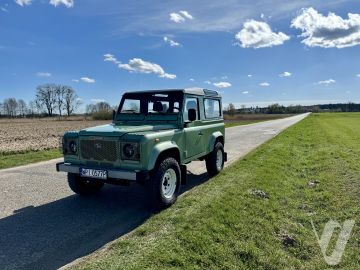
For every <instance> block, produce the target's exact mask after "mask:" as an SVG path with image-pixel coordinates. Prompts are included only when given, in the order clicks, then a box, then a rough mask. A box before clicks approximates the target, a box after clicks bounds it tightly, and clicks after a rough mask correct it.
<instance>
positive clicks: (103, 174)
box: [80, 168, 107, 179]
mask: <svg viewBox="0 0 360 270" xmlns="http://www.w3.org/2000/svg"><path fill="white" fill-rule="evenodd" d="M80 176H81V177H90V178H96V179H107V171H104V170H94V169H84V168H81V169H80Z"/></svg>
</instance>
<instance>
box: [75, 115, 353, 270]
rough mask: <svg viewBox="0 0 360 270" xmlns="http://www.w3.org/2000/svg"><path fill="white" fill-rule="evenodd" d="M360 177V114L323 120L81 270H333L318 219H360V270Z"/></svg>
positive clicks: (349, 265)
mask: <svg viewBox="0 0 360 270" xmlns="http://www.w3.org/2000/svg"><path fill="white" fill-rule="evenodd" d="M359 175H360V114H357V113H353V114H321V115H318V114H313V115H311V116H310V117H308V118H306V119H305V120H303V121H302V122H300V123H299V124H297V125H295V126H293V127H291V128H289V129H288V130H286V131H284V132H283V133H282V134H280V135H279V136H277V137H276V138H275V139H273V140H271V141H270V142H268V143H266V144H265V145H263V146H261V147H259V148H258V149H257V150H255V151H253V152H252V153H250V154H249V155H247V156H246V157H245V158H243V159H242V160H240V161H239V162H237V163H235V164H233V165H232V166H231V167H229V168H228V169H226V170H224V172H223V173H221V174H220V175H219V176H217V177H215V178H213V179H211V180H209V181H208V182H206V183H205V184H203V185H200V186H197V187H195V188H194V189H192V190H191V191H190V192H188V193H186V194H185V195H184V196H182V197H181V198H180V199H179V200H178V202H177V203H176V204H175V205H174V206H172V207H171V208H169V209H167V210H165V211H162V212H161V213H159V214H156V215H154V216H153V217H152V218H151V219H149V220H148V221H146V222H145V223H144V224H143V225H141V226H140V227H138V228H137V229H136V230H134V231H133V232H131V233H130V234H128V235H126V236H124V237H122V238H120V239H118V240H116V241H115V242H113V243H112V244H111V245H110V246H109V247H108V248H107V249H106V250H102V251H99V252H96V253H94V254H91V255H90V256H88V257H87V258H86V259H84V260H82V261H81V262H80V264H77V265H75V266H74V268H77V269H325V268H328V267H329V266H327V265H326V263H325V261H324V259H323V256H322V253H321V251H320V247H319V245H318V242H317V240H316V237H315V234H314V232H313V230H312V227H311V221H313V222H314V225H315V227H316V229H317V231H318V234H319V235H320V236H321V233H322V230H323V228H324V226H325V224H326V222H328V221H329V220H330V219H333V220H336V221H338V222H340V223H341V224H342V223H343V222H344V221H345V220H347V219H354V220H355V221H356V225H355V227H354V229H353V231H352V234H351V236H350V240H349V242H348V243H347V246H346V250H345V253H344V255H343V257H342V261H341V263H340V265H338V267H339V268H342V269H357V268H358V266H359V263H360V253H359V252H358V251H359V245H360V240H359V239H360V233H359V227H358V224H359V218H358V217H359V214H360V208H359V200H360V185H359V181H360V179H359ZM338 232H339V230H335V234H336V236H335V237H333V238H332V241H331V245H330V246H331V247H333V246H334V243H335V242H336V239H337V236H338ZM331 247H330V248H329V250H328V255H331V253H332V248H331Z"/></svg>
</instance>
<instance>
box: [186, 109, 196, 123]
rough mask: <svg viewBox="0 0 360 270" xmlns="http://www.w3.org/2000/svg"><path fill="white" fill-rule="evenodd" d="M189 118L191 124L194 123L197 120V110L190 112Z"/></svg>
mask: <svg viewBox="0 0 360 270" xmlns="http://www.w3.org/2000/svg"><path fill="white" fill-rule="evenodd" d="M188 118H189V121H190V122H193V121H195V120H196V110H195V109H189V110H188Z"/></svg>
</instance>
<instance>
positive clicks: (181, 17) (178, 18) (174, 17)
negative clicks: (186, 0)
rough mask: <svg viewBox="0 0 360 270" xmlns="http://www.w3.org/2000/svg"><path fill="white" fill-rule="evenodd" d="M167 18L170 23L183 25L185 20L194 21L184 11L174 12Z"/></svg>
mask: <svg viewBox="0 0 360 270" xmlns="http://www.w3.org/2000/svg"><path fill="white" fill-rule="evenodd" d="M169 16H170V21H173V22H175V23H183V22H185V21H186V20H187V19H189V20H192V19H194V17H193V16H192V15H191V14H190V13H189V12H187V11H186V10H181V11H179V13H176V12H173V13H170V14H169Z"/></svg>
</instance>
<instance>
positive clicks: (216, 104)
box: [204, 98, 221, 119]
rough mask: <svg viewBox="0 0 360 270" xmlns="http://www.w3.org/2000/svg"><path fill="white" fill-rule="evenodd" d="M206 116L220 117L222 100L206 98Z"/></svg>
mask: <svg viewBox="0 0 360 270" xmlns="http://www.w3.org/2000/svg"><path fill="white" fill-rule="evenodd" d="M204 108H205V118H207V119H209V118H219V117H220V115H221V114H220V100H218V99H210V98H205V99H204Z"/></svg>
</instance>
